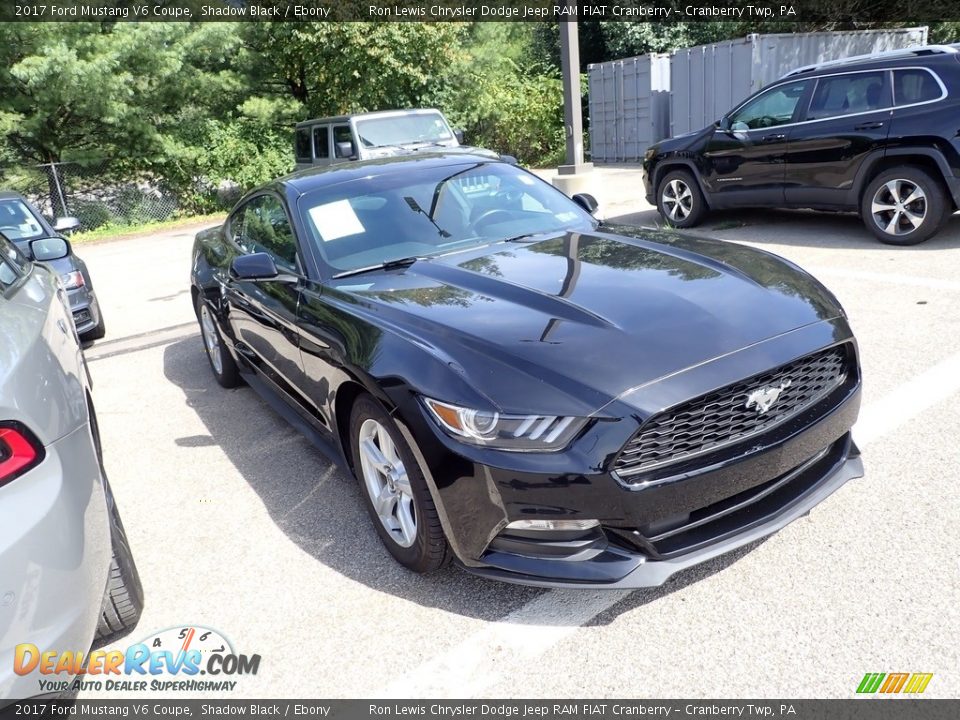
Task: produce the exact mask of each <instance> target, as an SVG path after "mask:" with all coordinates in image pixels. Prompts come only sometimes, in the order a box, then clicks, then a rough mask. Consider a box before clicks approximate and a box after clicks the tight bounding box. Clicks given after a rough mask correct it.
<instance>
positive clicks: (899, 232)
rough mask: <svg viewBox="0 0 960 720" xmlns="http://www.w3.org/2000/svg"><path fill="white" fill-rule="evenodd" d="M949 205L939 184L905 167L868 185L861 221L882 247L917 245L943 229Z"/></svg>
mask: <svg viewBox="0 0 960 720" xmlns="http://www.w3.org/2000/svg"><path fill="white" fill-rule="evenodd" d="M911 198H915V199H913V200H911ZM907 200H911V202H905V201H907ZM948 205H949V200H948V199H947V196H946V193H944V191H943V185H941V184H940V182H939V180H937V179H936V178H934V177H932V176H931V175H930V174H929V173H928V172H926V171H925V170H921V169H920V168H918V167H913V166H910V165H904V166H903V167H897V168H892V169H890V170H885V171H884V172H882V173H880V174H879V175H877V177H875V178H874V179H873V180H872V181H871V182H870V184H869V185H867V189H866V190H865V191H864V193H863V198H862V199H861V201H860V217H861V218H862V219H863V223H864V224H865V225H866V226H867V228H868V229H869V230H870V232H872V233H873V234H874V235H876V236H877V238H878V239H879V240H880V242H882V243H886V244H887V245H917V244H919V243H922V242H923V241H925V240H929V239H930V238H931V237H933V236H934V235H935V234H936V232H937V231H938V230H939V229H940V228H941V226H942V225H943V223H944V220H946V218H947V215H948V212H947V209H948Z"/></svg>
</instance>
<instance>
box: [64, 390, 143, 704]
mask: <svg viewBox="0 0 960 720" xmlns="http://www.w3.org/2000/svg"><path fill="white" fill-rule="evenodd" d="M89 414H90V434H91V435H92V437H93V447H94V451H95V452H96V454H97V462H98V463H99V464H100V474H101V475H102V476H103V479H104V480H103V483H104V494H105V495H106V499H107V510H108V512H109V514H110V549H111V555H110V575H109V577H108V578H107V589H106V591H105V592H104V596H103V604H102V606H101V608H100V620H99V621H98V622H97V631H96V634H95V635H94V638H93V645H94V647H95V648H97V647H102V646H104V645H107V644H109V643H111V642H113V641H114V640H116V639H118V638H121V637H123V636H124V635H126V634H128V633H129V632H130V631H131V630H133V629H134V628H135V627H136V626H137V623H138V622H140V615H141V613H142V612H143V585H142V584H141V583H140V573H138V572H137V566H136V564H135V563H134V561H133V553H132V552H130V542H129V541H128V540H127V531H126V530H125V529H124V527H123V521H122V520H121V519H120V511H119V510H118V509H117V502H116V500H115V499H114V497H113V491H112V490H111V489H110V483H109V482H108V481H107V479H106V478H107V471H106V468H104V466H103V445H102V442H101V439H100V424H99V423H98V422H97V413H96V410H95V409H94V407H93V404H92V403H90V405H89ZM64 697H66V696H64Z"/></svg>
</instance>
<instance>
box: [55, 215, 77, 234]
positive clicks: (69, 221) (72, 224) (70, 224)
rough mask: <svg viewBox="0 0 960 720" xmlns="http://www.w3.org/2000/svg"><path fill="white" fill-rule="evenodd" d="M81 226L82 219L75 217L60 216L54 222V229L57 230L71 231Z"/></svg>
mask: <svg viewBox="0 0 960 720" xmlns="http://www.w3.org/2000/svg"><path fill="white" fill-rule="evenodd" d="M78 227H80V221H79V220H78V219H77V218H75V217H60V218H57V220H56V222H54V223H53V229H54V230H56V231H57V232H71V231H73V230H76V229H77V228H78Z"/></svg>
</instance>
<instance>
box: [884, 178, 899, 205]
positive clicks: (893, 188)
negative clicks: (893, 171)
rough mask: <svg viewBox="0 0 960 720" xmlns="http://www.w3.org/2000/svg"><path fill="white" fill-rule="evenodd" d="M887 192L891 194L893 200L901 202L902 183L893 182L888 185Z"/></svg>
mask: <svg viewBox="0 0 960 720" xmlns="http://www.w3.org/2000/svg"><path fill="white" fill-rule="evenodd" d="M886 188H887V192H889V193H890V197H892V198H893V200H894V202H900V181H899V180H891V181H890V182H888V183H887V184H886Z"/></svg>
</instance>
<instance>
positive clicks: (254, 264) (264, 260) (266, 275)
mask: <svg viewBox="0 0 960 720" xmlns="http://www.w3.org/2000/svg"><path fill="white" fill-rule="evenodd" d="M230 276H231V277H233V278H235V279H237V280H250V281H256V280H272V281H273V282H290V283H295V282H299V281H300V278H298V277H297V276H296V275H292V274H290V273H286V272H280V271H279V270H277V264H276V263H275V262H274V261H273V257H272V256H271V255H270V254H269V253H265V252H258V253H251V254H250V255H240V256H239V257H236V258H234V259H233V262H232V263H230Z"/></svg>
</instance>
